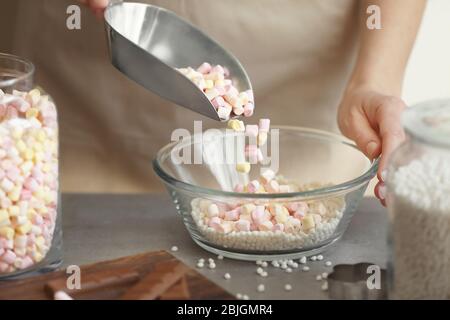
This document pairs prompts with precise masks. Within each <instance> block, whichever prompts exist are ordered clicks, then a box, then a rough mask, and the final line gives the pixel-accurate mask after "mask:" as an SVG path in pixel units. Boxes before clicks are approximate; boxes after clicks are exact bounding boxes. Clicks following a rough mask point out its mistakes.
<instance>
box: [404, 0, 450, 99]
mask: <svg viewBox="0 0 450 320" xmlns="http://www.w3.org/2000/svg"><path fill="white" fill-rule="evenodd" d="M403 93H404V99H405V101H406V103H407V104H408V105H413V104H415V103H417V102H420V101H423V100H428V99H433V98H449V99H450V1H449V0H428V6H427V9H426V12H425V16H424V20H423V22H422V26H421V29H420V31H419V35H418V38H417V41H416V45H415V48H414V51H413V53H412V56H411V60H410V63H409V66H408V69H407V73H406V79H405V86H404V91H403Z"/></svg>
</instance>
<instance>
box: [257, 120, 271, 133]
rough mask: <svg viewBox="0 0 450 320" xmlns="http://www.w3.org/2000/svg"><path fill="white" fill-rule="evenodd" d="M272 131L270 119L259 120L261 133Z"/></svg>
mask: <svg viewBox="0 0 450 320" xmlns="http://www.w3.org/2000/svg"><path fill="white" fill-rule="evenodd" d="M269 129H270V119H260V120H259V131H261V132H266V133H267V132H269Z"/></svg>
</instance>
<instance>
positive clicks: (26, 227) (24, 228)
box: [16, 221, 33, 234]
mask: <svg viewBox="0 0 450 320" xmlns="http://www.w3.org/2000/svg"><path fill="white" fill-rule="evenodd" d="M32 226H33V225H32V224H31V222H30V221H27V222H25V223H24V224H23V225H21V226H19V227H17V228H16V232H17V233H18V234H27V233H28V232H30V230H31V227H32Z"/></svg>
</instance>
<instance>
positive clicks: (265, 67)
mask: <svg viewBox="0 0 450 320" xmlns="http://www.w3.org/2000/svg"><path fill="white" fill-rule="evenodd" d="M16 2H17V4H14V3H16ZM147 2H148V3H152V4H155V5H159V6H162V7H165V8H168V9H170V10H173V11H175V12H176V13H178V14H180V15H181V16H184V17H185V18H187V19H188V20H190V21H191V22H192V23H194V24H196V25H197V26H199V27H200V28H202V29H203V30H205V31H206V32H207V33H208V34H209V35H210V36H212V37H213V38H215V39H216V40H218V41H219V42H220V43H222V44H223V45H224V46H225V47H227V48H228V49H229V50H230V51H232V52H233V53H234V54H235V55H236V56H237V57H238V58H239V59H240V60H241V62H242V63H243V65H244V66H245V68H246V69H247V70H248V72H249V74H250V77H251V79H252V82H253V84H254V89H255V96H256V113H255V116H254V120H256V119H258V118H260V117H270V118H271V119H272V123H274V124H287V125H300V126H308V127H314V128H320V129H326V130H331V131H335V130H337V127H336V109H337V105H338V102H339V99H340V96H341V93H342V90H343V87H344V85H345V81H346V80H347V78H348V76H349V72H350V68H351V64H352V60H353V57H354V50H353V49H354V44H355V40H356V33H357V32H356V30H357V26H356V23H357V22H356V21H357V18H356V16H357V8H356V1H355V0H227V1H219V0H161V1H158V0H148V1H147ZM73 3H74V1H73V0H72V1H66V0H33V1H30V0H20V1H17V0H2V5H1V6H2V7H3V8H7V7H8V6H10V7H11V8H12V7H15V6H16V7H17V12H16V13H17V19H16V23H15V25H13V26H11V27H12V29H13V32H14V37H13V39H14V41H13V44H12V52H13V53H15V54H18V55H21V56H24V57H27V58H29V59H30V60H32V61H33V62H34V63H35V65H36V67H37V74H36V82H37V83H39V84H40V85H41V86H43V87H44V88H45V89H46V90H47V91H48V92H49V93H50V94H51V95H52V96H53V97H54V99H55V101H56V103H57V105H58V109H59V117H60V128H61V178H62V189H63V191H66V192H144V191H156V190H161V189H162V184H161V182H159V181H158V179H157V177H156V175H155V174H154V173H153V171H152V167H151V160H152V158H153V157H154V155H155V154H156V152H157V150H158V149H159V148H160V147H162V146H163V145H165V144H166V143H168V142H169V140H170V135H171V132H172V130H174V129H175V128H180V127H181V128H187V129H189V130H192V129H193V120H198V119H201V120H204V127H211V126H216V127H217V126H219V125H220V124H218V123H215V122H213V121H208V120H206V119H205V118H203V117H202V116H200V115H197V114H194V113H193V112H191V111H189V110H187V109H183V108H181V107H176V106H173V105H171V104H170V103H168V102H165V101H163V100H162V99H160V98H158V97H156V96H155V95H153V94H151V93H149V92H147V91H146V90H145V89H143V88H141V87H140V86H138V85H136V84H135V83H133V82H131V81H129V80H128V79H127V78H126V77H124V76H123V75H122V74H120V73H119V72H118V71H116V70H115V69H114V68H113V67H112V66H111V64H110V63H109V60H108V55H107V49H106V41H105V34H104V29H103V25H102V23H101V22H99V21H96V19H95V18H94V17H93V15H92V14H90V12H88V10H86V9H83V11H82V29H81V30H79V31H70V30H68V29H67V28H66V18H67V15H66V8H67V6H68V5H69V4H73ZM13 4H14V6H13ZM11 10H12V9H11ZM2 11H3V9H2ZM12 14H13V13H12ZM1 32H2V38H3V34H4V33H11V29H10V28H6V29H5V28H2V30H1ZM249 121H251V120H249Z"/></svg>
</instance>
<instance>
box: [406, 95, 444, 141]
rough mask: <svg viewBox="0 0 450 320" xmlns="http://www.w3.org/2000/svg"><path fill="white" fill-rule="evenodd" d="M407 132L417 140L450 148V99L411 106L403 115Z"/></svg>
mask: <svg viewBox="0 0 450 320" xmlns="http://www.w3.org/2000/svg"><path fill="white" fill-rule="evenodd" d="M402 124H403V127H404V128H405V131H406V133H407V134H408V135H409V136H410V137H411V138H412V139H415V140H417V141H420V142H423V143H425V144H429V145H433V146H436V147H440V148H450V99H435V100H429V101H425V102H421V103H418V104H416V105H414V106H412V107H409V108H408V109H407V110H406V111H405V112H404V114H403V116H402Z"/></svg>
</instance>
